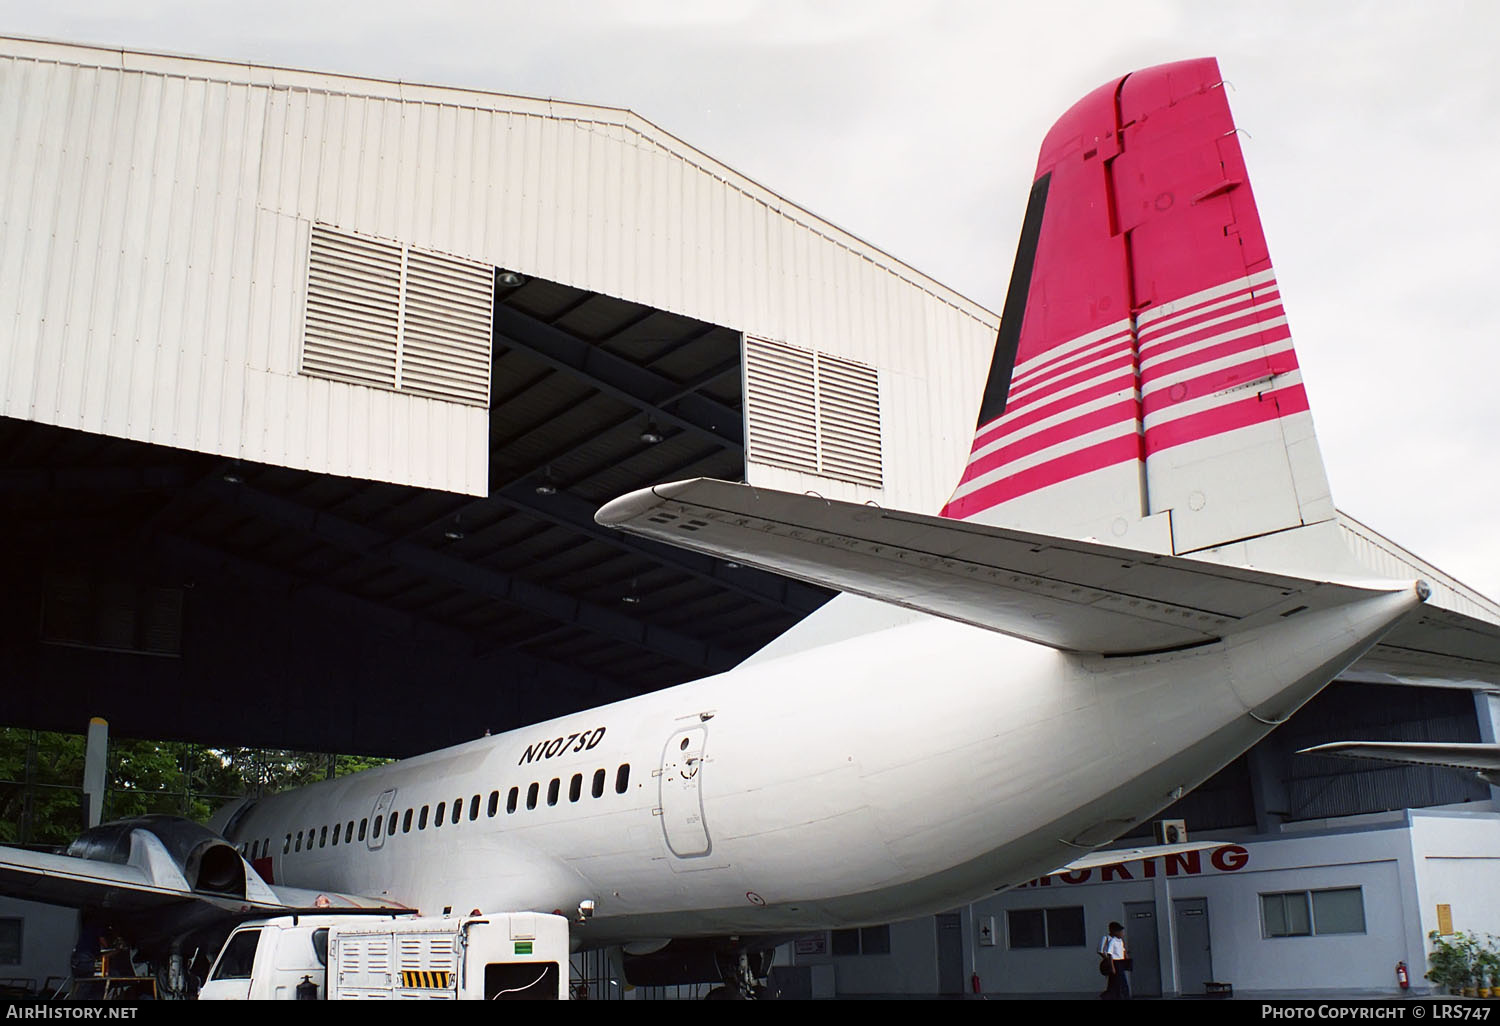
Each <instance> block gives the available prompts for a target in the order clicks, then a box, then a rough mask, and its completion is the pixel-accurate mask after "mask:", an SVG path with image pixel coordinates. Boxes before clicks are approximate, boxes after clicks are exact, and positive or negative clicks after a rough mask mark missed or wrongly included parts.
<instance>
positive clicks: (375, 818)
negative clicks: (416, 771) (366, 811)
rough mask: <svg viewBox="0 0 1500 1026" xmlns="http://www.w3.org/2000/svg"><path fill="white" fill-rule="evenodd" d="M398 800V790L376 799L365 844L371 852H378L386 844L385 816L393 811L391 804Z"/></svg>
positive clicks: (392, 789) (383, 792) (383, 794)
mask: <svg viewBox="0 0 1500 1026" xmlns="http://www.w3.org/2000/svg"><path fill="white" fill-rule="evenodd" d="M395 800H396V789H395V788H394V787H393V788H391V789H390V790H389V791H382V792H381V793H380V797H379V798H376V799H375V808H374V809H373V810H371V812H370V829H369V830H367V831H366V832H365V844H366V845H368V846H369V848H370V850H371V851H378V850H380V848H381V847H382V846H384V844H385V826H384V816H385V814H386V813H387V812H390V811H391V804H392V803H393V802H395Z"/></svg>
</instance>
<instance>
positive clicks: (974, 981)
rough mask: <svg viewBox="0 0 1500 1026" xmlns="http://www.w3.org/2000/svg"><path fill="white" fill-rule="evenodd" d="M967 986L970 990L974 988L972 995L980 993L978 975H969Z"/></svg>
mask: <svg viewBox="0 0 1500 1026" xmlns="http://www.w3.org/2000/svg"><path fill="white" fill-rule="evenodd" d="M969 986H970V987H972V988H974V993H976V994H978V993H980V987H979V974H978V973H971V974H970V975H969Z"/></svg>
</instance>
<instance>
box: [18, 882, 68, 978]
mask: <svg viewBox="0 0 1500 1026" xmlns="http://www.w3.org/2000/svg"><path fill="white" fill-rule="evenodd" d="M0 919H20V920H22V923H23V925H22V928H21V961H20V962H0V979H20V980H24V981H34V982H35V984H36V986H37V987H42V986H44V985H45V984H46V982H47V979H48V977H52V976H67V975H68V973H69V969H68V960H69V958H70V957H71V955H72V954H73V945H74V944H75V943H77V941H78V913H77V912H75V911H73V910H72V909H69V908H58V907H57V906H55V905H42V904H38V903H37V902H35V901H21V900H19V899H17V898H0Z"/></svg>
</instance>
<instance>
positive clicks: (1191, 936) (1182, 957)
mask: <svg viewBox="0 0 1500 1026" xmlns="http://www.w3.org/2000/svg"><path fill="white" fill-rule="evenodd" d="M1172 915H1173V916H1174V919H1173V926H1175V927H1176V930H1177V985H1178V986H1179V987H1181V988H1182V993H1184V994H1202V993H1203V992H1204V987H1203V985H1204V984H1205V983H1207V982H1208V981H1209V980H1212V979H1213V978H1214V960H1213V951H1212V950H1210V948H1209V944H1208V899H1207V898H1179V899H1178V900H1176V901H1174V902H1172Z"/></svg>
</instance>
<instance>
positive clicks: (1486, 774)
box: [1297, 741, 1500, 786]
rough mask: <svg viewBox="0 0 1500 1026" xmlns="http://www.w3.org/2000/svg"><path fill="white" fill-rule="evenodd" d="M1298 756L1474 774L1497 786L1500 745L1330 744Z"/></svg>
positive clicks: (1420, 742)
mask: <svg viewBox="0 0 1500 1026" xmlns="http://www.w3.org/2000/svg"><path fill="white" fill-rule="evenodd" d="M1297 754H1298V755H1337V756H1341V757H1343V758H1346V759H1378V760H1380V761H1381V762H1405V763H1414V764H1416V765H1418V766H1445V767H1447V768H1448V769H1458V770H1474V771H1475V772H1477V773H1478V774H1479V775H1480V776H1481V777H1483V778H1484V779H1485V780H1487V781H1489V782H1490V783H1492V784H1495V785H1497V786H1500V745H1496V744H1480V743H1472V742H1470V743H1459V742H1455V743H1452V744H1444V743H1431V742H1425V741H1335V742H1333V743H1331V744H1326V745H1316V746H1314V747H1312V748H1304V749H1302V751H1300V752H1298V753H1297Z"/></svg>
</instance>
